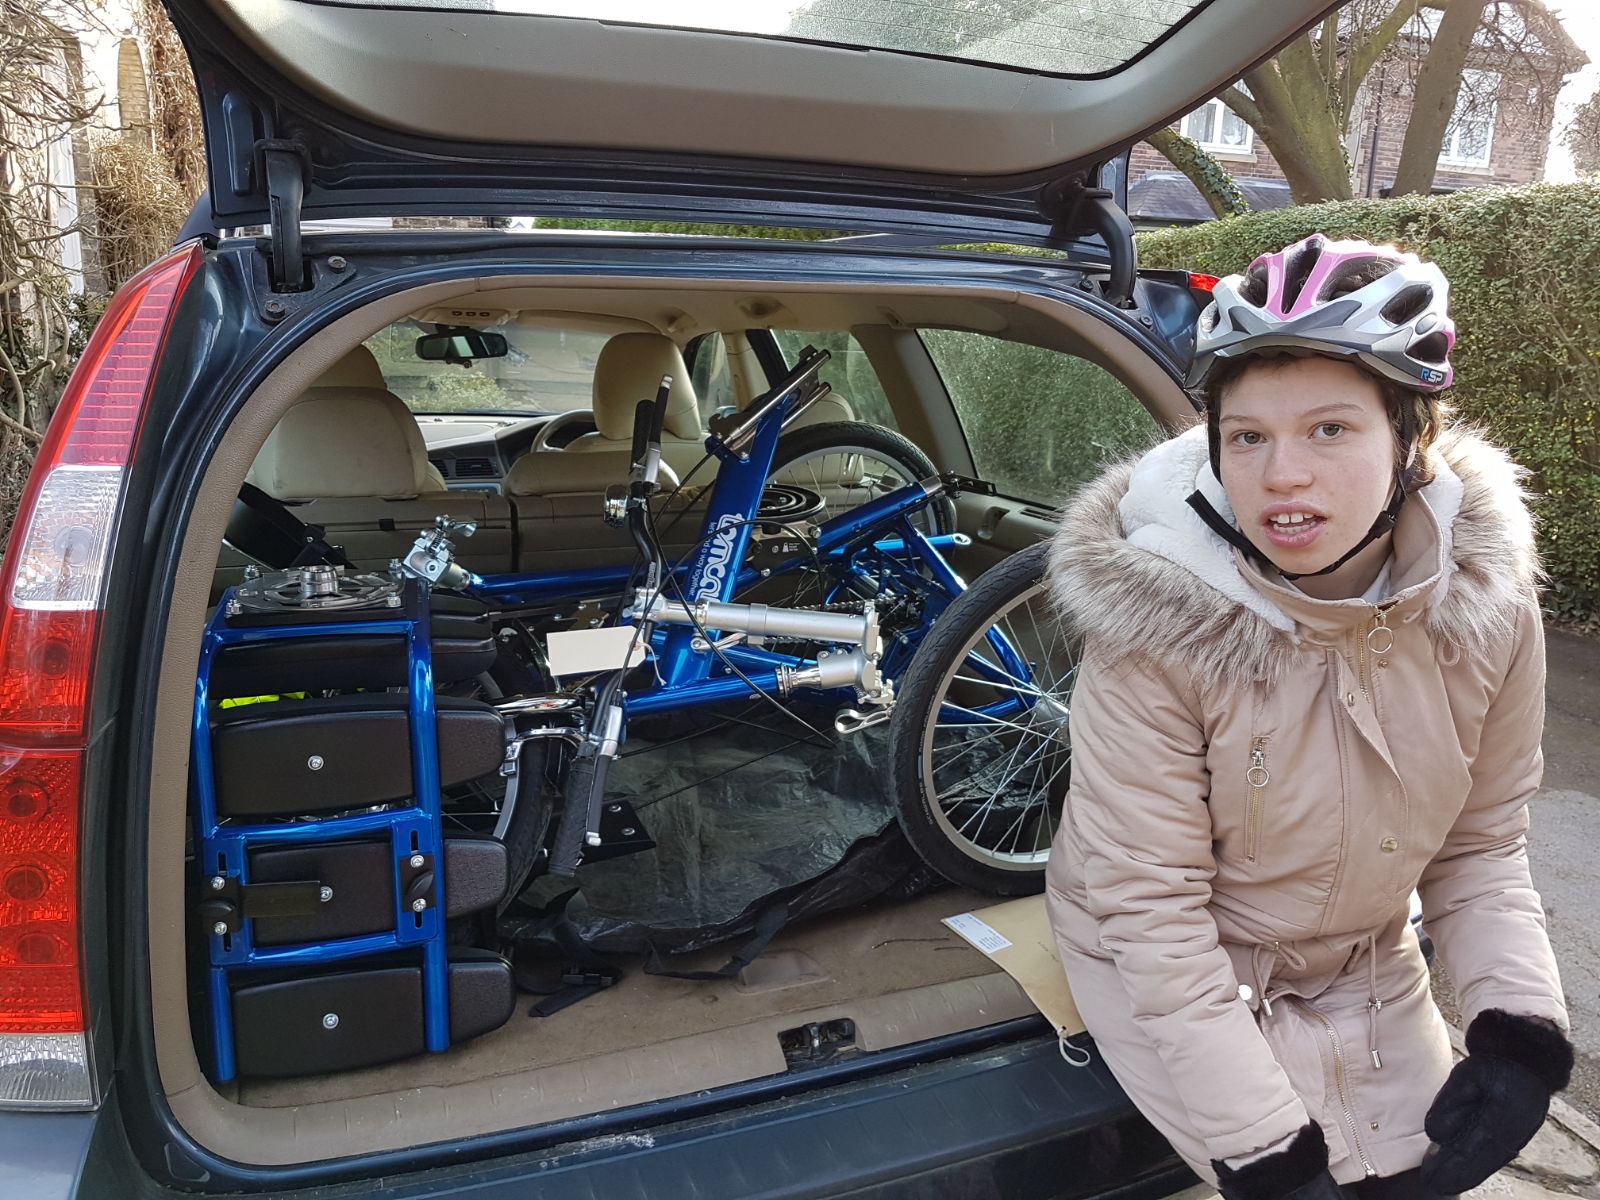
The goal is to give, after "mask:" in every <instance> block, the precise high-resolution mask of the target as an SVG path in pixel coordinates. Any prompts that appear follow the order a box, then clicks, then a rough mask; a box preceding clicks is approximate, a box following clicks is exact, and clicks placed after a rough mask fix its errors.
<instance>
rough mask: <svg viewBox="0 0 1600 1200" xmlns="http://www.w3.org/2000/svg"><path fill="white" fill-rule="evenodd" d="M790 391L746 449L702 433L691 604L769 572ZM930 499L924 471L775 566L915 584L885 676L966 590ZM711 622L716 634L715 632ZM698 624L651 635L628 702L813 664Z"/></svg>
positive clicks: (513, 598)
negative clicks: (707, 481) (816, 566)
mask: <svg viewBox="0 0 1600 1200" xmlns="http://www.w3.org/2000/svg"><path fill="white" fill-rule="evenodd" d="M793 400H794V397H793V396H792V395H791V396H787V397H784V398H783V399H782V400H781V401H780V402H778V403H777V404H775V405H774V406H773V408H772V409H770V410H769V411H768V412H767V413H766V414H765V415H764V416H763V418H762V419H761V421H760V422H759V423H758V424H757V427H756V430H755V435H754V438H753V441H752V444H751V445H750V447H749V450H748V453H747V454H746V455H745V456H744V457H740V456H738V455H735V454H733V453H731V452H730V451H728V450H727V449H726V448H725V447H724V446H723V445H722V443H721V442H720V441H719V440H718V439H717V438H716V437H715V436H713V437H709V438H707V439H706V448H707V450H708V452H709V453H711V454H714V455H715V456H716V457H717V458H719V459H720V460H721V465H720V467H719V469H718V471H717V476H716V481H715V483H714V484H713V485H712V490H711V495H710V498H709V500H708V503H707V512H706V517H705V520H704V522H703V523H702V526H701V538H700V541H699V542H698V543H697V545H696V548H695V553H694V557H693V559H692V560H691V561H690V562H688V563H687V564H679V565H677V566H675V567H673V568H672V571H671V579H672V580H673V582H674V588H673V591H681V593H682V595H683V596H684V597H685V598H686V599H687V600H688V601H689V602H690V603H693V602H694V601H696V600H700V599H709V600H718V601H731V600H732V599H733V598H734V597H735V596H736V595H737V594H738V593H739V592H740V591H742V590H743V589H744V588H746V587H749V586H752V585H753V584H755V583H757V582H758V581H759V580H760V579H761V578H762V575H761V573H760V572H759V571H758V570H756V569H755V568H752V567H747V566H745V565H744V560H745V555H746V554H747V552H748V550H749V546H750V538H751V535H752V533H753V529H754V524H755V520H756V515H757V513H758V512H759V510H760V506H761V496H762V493H763V491H764V490H765V488H766V485H767V480H768V477H769V476H770V475H771V473H772V462H773V458H774V456H775V455H776V453H777V448H778V439H779V437H780V435H781V433H782V427H783V423H784V420H785V419H786V417H787V415H788V413H789V411H790V406H791V405H792V403H793ZM930 499H931V496H930V493H929V491H928V489H927V488H926V487H924V486H923V484H922V483H920V482H918V483H912V484H908V485H907V486H905V487H902V488H897V489H896V490H895V491H892V492H889V493H887V494H885V495H883V496H879V497H877V498H876V499H874V500H870V501H868V502H867V503H865V504H862V505H860V506H858V507H856V508H853V509H851V510H850V511H848V512H845V513H841V514H839V515H838V516H836V517H833V518H831V519H830V520H828V521H825V522H824V523H823V524H822V525H821V526H820V527H819V528H818V531H817V540H816V545H815V547H814V548H813V551H812V552H811V553H807V554H801V555H796V556H795V557H794V558H792V559H790V560H789V561H788V562H786V563H783V564H780V565H779V566H777V567H775V568H773V569H772V573H773V574H782V573H785V572H789V571H795V570H799V569H800V568H801V567H802V566H804V565H805V564H807V563H808V562H810V561H813V560H820V561H823V562H827V563H829V564H830V565H834V564H842V565H843V566H844V567H846V568H847V569H848V571H849V572H850V573H851V574H858V575H867V576H874V577H882V578H887V579H891V580H893V581H895V582H897V583H898V584H899V585H900V586H901V587H903V588H905V589H907V590H909V591H914V592H916V593H918V594H919V595H920V596H921V597H922V600H923V607H922V617H921V620H920V622H919V624H918V626H917V628H916V629H915V630H911V631H903V632H902V633H901V634H900V635H899V636H898V637H897V638H896V639H894V640H892V641H891V644H890V645H888V646H887V647H885V654H884V660H883V662H882V663H881V664H880V669H881V670H882V671H883V672H884V673H885V674H886V675H888V676H889V677H890V678H894V677H895V676H897V675H898V674H899V673H900V672H901V671H903V670H904V669H905V667H907V666H908V665H909V664H910V660H911V656H912V654H913V653H914V652H915V650H916V647H917V645H918V644H920V642H921V640H922V638H923V636H924V635H925V634H926V633H927V631H928V630H929V628H931V626H932V624H933V622H934V620H935V619H937V617H938V616H939V614H940V613H941V612H943V611H944V609H945V608H946V607H948V606H949V604H950V602H951V601H952V600H954V599H955V597H956V596H958V595H960V594H961V593H962V592H963V591H965V590H966V583H965V581H963V580H962V578H961V577H960V576H959V575H958V574H957V573H956V572H955V571H954V569H952V568H951V566H950V564H949V562H948V561H947V560H946V559H945V558H944V556H943V555H942V554H940V553H939V548H940V547H941V546H948V545H951V544H953V543H954V542H955V541H956V537H955V535H952V534H944V535H935V536H931V537H930V536H928V535H926V534H924V533H923V532H922V531H921V530H919V529H917V528H916V527H915V526H914V525H913V524H912V523H911V520H910V517H911V515H912V514H913V513H914V512H916V511H918V510H919V509H921V508H922V507H924V506H925V505H926V504H927V503H928V502H929V500H930ZM632 573H633V568H632V566H631V565H622V566H608V567H592V568H586V569H581V570H576V571H571V570H569V571H551V572H526V573H511V574H501V575H490V576H485V577H483V578H482V579H481V580H479V581H478V583H477V584H476V586H475V587H474V589H473V591H474V593H475V594H476V595H478V596H480V597H482V598H484V599H489V600H498V601H502V602H511V603H530V604H532V603H539V602H544V601H555V600H571V599H582V598H588V597H593V596H596V595H605V594H608V593H617V592H620V591H621V590H622V589H623V588H625V587H626V586H627V584H628V581H629V579H630V577H631V576H632ZM707 632H708V633H711V634H713V635H714V634H715V633H716V632H717V631H716V630H707ZM698 633H699V631H698V630H696V629H694V628H693V627H691V626H685V625H674V626H671V627H669V628H667V629H666V630H665V631H661V630H658V631H656V632H655V633H654V634H652V636H651V639H650V652H651V654H652V655H653V656H654V657H655V660H656V666H657V671H658V675H659V679H658V681H657V682H655V683H653V684H652V685H650V686H648V687H646V688H644V689H642V690H634V691H631V692H629V693H628V694H627V696H626V698H625V708H626V711H627V712H628V713H629V714H630V715H644V714H649V713H661V712H669V711H676V710H679V709H687V708H696V707H700V706H703V705H708V704H717V703H721V702H723V701H726V700H731V699H743V698H746V697H748V696H750V695H751V694H752V690H751V685H754V686H755V687H756V688H757V689H759V690H760V691H763V692H769V693H770V692H773V691H775V690H776V689H777V686H778V674H777V672H778V670H779V669H780V668H796V667H806V666H809V665H812V660H809V659H804V658H794V657H790V656H786V655H778V654H770V653H768V652H765V651H761V650H757V649H754V648H751V647H730V648H726V649H724V650H722V651H721V652H719V653H715V654H714V653H712V652H711V651H707V650H696V649H694V646H693V641H694V639H695V638H696V637H697V636H698ZM989 640H990V642H991V643H992V644H994V645H995V648H996V651H997V653H999V654H1000V655H1001V659H1002V664H1003V665H1004V666H1005V667H1006V668H1007V669H1008V670H1011V669H1013V668H1015V669H1016V671H1017V673H1018V675H1017V677H1019V678H1026V673H1027V666H1026V664H1025V663H1023V661H1022V659H1021V656H1020V655H1019V654H1018V653H1017V651H1016V650H1015V648H1013V647H1012V646H1010V644H1009V643H1008V642H1007V640H1006V638H1005V637H1004V635H1003V634H1001V633H999V632H998V631H994V630H992V631H990V634H989ZM730 662H731V663H732V664H734V665H736V666H737V667H738V668H739V670H741V671H743V672H744V674H745V675H746V676H748V681H747V680H745V679H741V678H740V677H739V676H738V675H737V674H735V673H734V672H733V671H732V670H731V669H730V668H729V666H728V665H727V664H728V663H730ZM1000 704H1001V705H1003V706H1004V707H1005V708H1006V709H1007V710H1008V711H1009V710H1014V709H1017V708H1018V707H1019V705H1025V704H1026V701H1025V700H1020V699H1018V698H1015V697H1013V698H1008V699H1006V700H1004V701H1001V702H1000ZM993 707H994V706H992V705H991V706H988V707H987V708H985V709H984V710H983V712H985V713H988V710H989V708H993ZM995 715H999V714H995ZM963 719H965V718H963Z"/></svg>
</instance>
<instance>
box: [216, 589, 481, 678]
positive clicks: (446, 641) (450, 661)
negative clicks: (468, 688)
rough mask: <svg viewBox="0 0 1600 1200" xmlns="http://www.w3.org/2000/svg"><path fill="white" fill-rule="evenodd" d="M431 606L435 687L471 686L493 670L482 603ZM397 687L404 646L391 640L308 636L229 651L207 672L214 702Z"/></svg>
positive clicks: (451, 599)
mask: <svg viewBox="0 0 1600 1200" xmlns="http://www.w3.org/2000/svg"><path fill="white" fill-rule="evenodd" d="M430 604H431V606H432V609H433V618H432V628H433V681H434V683H435V684H436V685H443V684H449V683H461V682H464V681H465V680H468V679H473V678H475V677H477V676H478V675H481V674H483V673H484V672H485V671H487V670H488V669H489V668H490V667H492V666H493V665H494V659H495V644H494V633H493V630H491V629H490V627H489V618H488V615H487V611H488V610H487V608H486V607H485V605H484V604H482V603H481V602H480V601H477V600H469V599H467V598H465V597H459V596H443V595H435V596H433V597H432V598H431V599H430ZM404 686H406V647H405V639H403V638H398V637H394V638H389V637H348V638H346V637H334V638H327V637H322V638H316V637H313V638H305V639H303V640H302V639H298V638H296V639H289V640H285V641H274V642H264V643H262V644H260V645H255V646H230V647H228V648H227V649H226V650H224V651H223V652H222V653H220V654H219V655H218V656H217V661H216V663H215V665H214V666H213V667H212V669H211V695H212V696H213V698H215V699H218V700H221V699H229V698H235V697H244V696H266V695H277V694H279V693H281V692H322V691H337V690H340V689H348V688H388V687H404Z"/></svg>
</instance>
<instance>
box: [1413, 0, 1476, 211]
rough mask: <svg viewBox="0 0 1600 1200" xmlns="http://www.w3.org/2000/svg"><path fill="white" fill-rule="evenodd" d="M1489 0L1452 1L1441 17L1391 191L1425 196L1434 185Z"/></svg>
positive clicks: (1419, 78)
mask: <svg viewBox="0 0 1600 1200" xmlns="http://www.w3.org/2000/svg"><path fill="white" fill-rule="evenodd" d="M1487 6H1488V0H1451V3H1450V4H1449V6H1448V7H1447V8H1446V9H1445V10H1444V16H1443V17H1442V18H1441V19H1440V21H1439V32H1438V33H1437V34H1435V35H1434V39H1433V44H1432V45H1431V46H1429V47H1428V56H1427V58H1425V59H1423V61H1422V69H1421V70H1420V71H1419V72H1418V73H1417V85H1416V96H1415V99H1414V100H1413V101H1412V103H1411V119H1410V121H1409V122H1408V123H1407V125H1406V137H1405V141H1404V142H1402V143H1401V145H1400V165H1399V166H1398V167H1397V168H1396V170H1395V175H1394V188H1393V191H1392V192H1391V193H1390V194H1391V195H1395V196H1404V195H1407V194H1409V193H1417V194H1420V195H1426V194H1427V193H1429V192H1430V191H1432V190H1433V177H1434V174H1435V173H1436V172H1437V171H1438V169H1439V148H1440V147H1441V146H1442V145H1443V144H1444V135H1445V132H1446V131H1447V130H1448V129H1449V128H1450V118H1451V116H1452V115H1454V113H1455V110H1456V100H1457V99H1458V98H1459V97H1460V95H1461V72H1462V70H1463V69H1464V68H1465V67H1466V65H1467V54H1468V52H1469V51H1470V50H1471V49H1472V36H1473V34H1474V33H1476V32H1477V30H1478V25H1479V23H1480V22H1481V21H1482V19H1483V10H1484V9H1485V8H1486V7H1487Z"/></svg>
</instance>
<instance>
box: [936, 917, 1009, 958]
mask: <svg viewBox="0 0 1600 1200" xmlns="http://www.w3.org/2000/svg"><path fill="white" fill-rule="evenodd" d="M944 923H945V924H946V925H948V926H950V928H951V929H954V930H955V931H956V932H957V933H959V934H960V935H961V936H962V937H964V938H966V939H967V941H969V942H971V943H972V944H973V945H974V946H976V947H977V948H978V949H979V950H982V951H983V952H984V953H985V954H994V953H996V952H998V951H1000V950H1004V949H1006V948H1008V947H1009V946H1010V945H1011V942H1010V941H1009V940H1007V939H1006V938H1004V937H1002V936H1001V935H1000V933H999V932H998V931H997V930H994V929H991V928H990V927H989V926H987V925H985V924H984V923H983V922H982V921H980V920H978V918H977V917H975V916H973V915H972V914H971V913H961V914H960V915H959V916H954V917H946V918H945V919H944Z"/></svg>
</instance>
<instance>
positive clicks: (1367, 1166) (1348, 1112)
mask: <svg viewBox="0 0 1600 1200" xmlns="http://www.w3.org/2000/svg"><path fill="white" fill-rule="evenodd" d="M1292 999H1293V1000H1294V1002H1295V1004H1296V1005H1297V1006H1299V1007H1300V1008H1301V1009H1302V1010H1304V1011H1305V1012H1306V1014H1307V1015H1309V1016H1312V1017H1314V1018H1316V1020H1317V1021H1318V1023H1319V1024H1321V1026H1322V1029H1323V1032H1324V1033H1326V1034H1327V1035H1328V1045H1329V1047H1330V1048H1331V1049H1332V1050H1333V1086H1334V1090H1335V1091H1337V1092H1338V1093H1339V1107H1340V1109H1341V1110H1342V1111H1343V1112H1344V1121H1345V1125H1346V1126H1348V1127H1349V1130H1350V1140H1351V1143H1352V1144H1353V1145H1354V1146H1355V1151H1356V1157H1357V1158H1359V1159H1360V1160H1361V1169H1362V1170H1363V1171H1365V1172H1366V1173H1367V1177H1368V1178H1369V1179H1370V1178H1371V1177H1372V1176H1374V1175H1376V1174H1377V1173H1378V1172H1377V1169H1376V1168H1374V1167H1373V1165H1372V1162H1371V1160H1369V1159H1368V1158H1367V1152H1366V1149H1365V1148H1364V1147H1363V1146H1362V1145H1361V1134H1360V1133H1359V1132H1357V1129H1356V1115H1355V1111H1354V1110H1353V1109H1352V1108H1351V1107H1350V1093H1349V1091H1348V1089H1347V1088H1346V1087H1345V1075H1344V1047H1343V1046H1341V1045H1340V1043H1339V1031H1338V1030H1337V1029H1335V1028H1334V1027H1333V1022H1332V1021H1330V1020H1329V1019H1328V1018H1327V1016H1326V1015H1325V1014H1323V1013H1321V1012H1319V1011H1317V1010H1316V1009H1314V1008H1312V1007H1311V1005H1309V1004H1307V1003H1306V1002H1305V1001H1304V1000H1302V999H1301V998H1300V997H1299V996H1294V997H1292Z"/></svg>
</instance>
